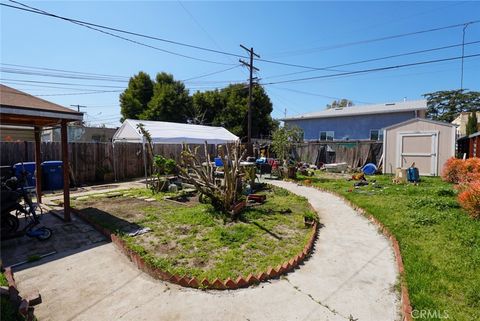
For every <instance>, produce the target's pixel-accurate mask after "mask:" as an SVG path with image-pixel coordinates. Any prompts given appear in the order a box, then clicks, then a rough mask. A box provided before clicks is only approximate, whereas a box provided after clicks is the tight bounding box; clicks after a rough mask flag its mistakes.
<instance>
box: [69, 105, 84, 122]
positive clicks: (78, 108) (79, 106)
mask: <svg viewBox="0 0 480 321" xmlns="http://www.w3.org/2000/svg"><path fill="white" fill-rule="evenodd" d="M70 106H72V107H77V111H78V112H80V108H87V106H83V105H70ZM75 123H76V124H77V125H82V124H83V122H75Z"/></svg>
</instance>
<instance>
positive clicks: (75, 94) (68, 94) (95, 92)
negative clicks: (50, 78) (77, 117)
mask: <svg viewBox="0 0 480 321" xmlns="http://www.w3.org/2000/svg"><path fill="white" fill-rule="evenodd" d="M122 91H123V90H97V91H91V92H82V93H66V94H45V95H35V96H37V97H46V96H77V95H78V96H79V95H93V94H105V93H119V92H122ZM32 96H33V95H32Z"/></svg>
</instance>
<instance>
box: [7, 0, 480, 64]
mask: <svg viewBox="0 0 480 321" xmlns="http://www.w3.org/2000/svg"><path fill="white" fill-rule="evenodd" d="M9 1H10V2H13V3H16V4H19V5H21V6H24V7H25V8H22V7H17V6H12V5H8V4H4V3H0V5H2V6H6V7H10V8H13V9H17V10H23V11H27V12H31V13H35V14H39V15H45V16H50V17H53V18H57V19H61V20H65V21H68V22H71V23H75V24H78V25H81V26H83V27H87V28H90V29H93V30H96V31H98V32H103V33H106V34H109V35H111V36H113V37H117V38H120V39H123V40H126V41H130V42H134V43H137V44H139V45H142V46H147V47H151V48H153V49H157V50H160V51H165V52H168V53H170V54H174V55H180V56H184V57H185V58H190V59H195V60H201V61H204V62H210V63H217V64H224V65H228V64H226V63H220V62H215V61H210V60H208V61H205V59H201V58H196V57H191V56H186V55H182V54H179V53H175V52H170V51H168V50H165V49H161V48H157V47H154V46H150V45H148V44H144V43H141V42H137V41H135V40H132V39H129V38H124V37H122V36H119V35H116V34H111V33H108V32H106V31H104V30H99V29H97V28H102V29H106V30H110V31H115V32H119V33H124V34H129V35H134V36H138V37H142V38H147V39H151V40H157V41H162V42H166V43H170V44H174V45H179V46H184V47H189V48H193V49H198V50H203V51H208V52H212V53H217V54H223V55H227V56H232V57H237V58H248V57H246V56H242V55H238V54H234V53H230V52H226V51H222V50H215V49H211V48H206V47H201V46H197V45H192V44H188V43H183V42H179V41H174V40H169V39H165V38H159V37H155V36H150V35H145V34H141V33H137V32H132V31H128V30H124V29H119V28H113V27H108V26H105V25H100V24H95V23H91V22H87V21H82V20H77V19H72V18H67V17H63V16H59V15H56V14H52V13H49V12H46V11H43V10H41V9H37V8H34V7H31V6H28V5H25V4H23V3H21V2H18V1H14V0H9ZM478 22H480V20H473V21H469V22H464V23H460V24H455V25H449V26H443V27H437V28H431V29H426V30H419V31H414V32H409V33H404V34H398V35H391V36H384V37H380V38H374V39H367V40H360V41H355V42H350V43H344V44H337V45H332V46H328V47H323V48H319V49H324V50H330V49H336V48H343V47H347V46H352V45H358V44H364V43H371V42H378V41H384V40H390V39H395V38H401V37H407V36H411V35H417V34H423V33H429V32H434V31H440V30H445V29H450V28H456V27H461V26H464V25H465V24H466V23H469V24H474V23H478ZM257 60H258V61H261V62H265V63H271V64H277V65H283V66H289V67H295V68H303V69H312V70H325V71H331V69H330V68H318V67H311V66H303V65H299V64H291V63H285V62H280V61H274V60H267V59H257ZM335 71H339V70H335ZM340 72H344V71H340Z"/></svg>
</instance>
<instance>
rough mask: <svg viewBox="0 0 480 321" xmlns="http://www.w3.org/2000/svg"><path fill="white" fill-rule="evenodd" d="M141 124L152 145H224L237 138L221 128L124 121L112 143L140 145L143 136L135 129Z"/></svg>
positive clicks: (148, 121)
mask: <svg viewBox="0 0 480 321" xmlns="http://www.w3.org/2000/svg"><path fill="white" fill-rule="evenodd" d="M138 124H143V126H144V128H145V129H146V130H147V131H148V132H149V133H150V136H151V137H152V143H154V144H183V143H187V144H203V143H205V141H207V143H208V144H214V145H218V144H225V143H232V142H235V141H237V140H238V137H237V136H235V135H234V134H232V133H231V132H229V131H228V130H226V129H225V128H223V127H213V126H203V125H191V124H180V123H171V122H164V121H151V120H136V119H126V120H125V121H124V122H123V124H122V126H121V127H120V128H119V129H118V130H117V132H116V133H115V135H113V142H114V143H117V142H118V143H119V142H125V143H142V142H143V135H142V133H141V132H140V130H139V129H138V128H137V125H138Z"/></svg>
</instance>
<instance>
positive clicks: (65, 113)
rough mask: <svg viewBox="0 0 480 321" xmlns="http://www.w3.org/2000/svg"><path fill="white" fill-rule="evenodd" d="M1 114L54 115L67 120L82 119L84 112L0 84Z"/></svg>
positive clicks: (53, 116)
mask: <svg viewBox="0 0 480 321" xmlns="http://www.w3.org/2000/svg"><path fill="white" fill-rule="evenodd" d="M0 106H2V110H1V111H0V113H1V114H12V115H22V114H25V115H29V116H37V115H38V116H41V117H52V118H59V119H67V120H82V119H83V113H80V112H77V111H74V110H72V109H70V108H66V107H63V106H60V105H57V104H55V103H52V102H49V101H47V100H44V99H42V98H38V97H35V96H32V95H30V94H27V93H25V92H22V91H20V90H17V89H14V88H11V87H8V86H5V85H3V84H0Z"/></svg>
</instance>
